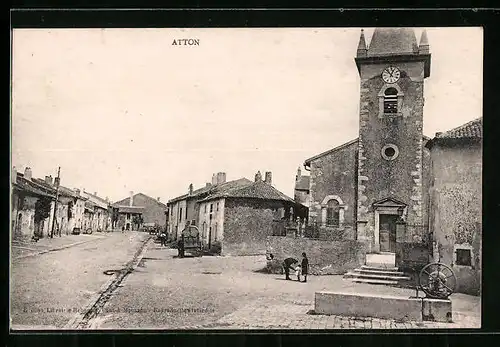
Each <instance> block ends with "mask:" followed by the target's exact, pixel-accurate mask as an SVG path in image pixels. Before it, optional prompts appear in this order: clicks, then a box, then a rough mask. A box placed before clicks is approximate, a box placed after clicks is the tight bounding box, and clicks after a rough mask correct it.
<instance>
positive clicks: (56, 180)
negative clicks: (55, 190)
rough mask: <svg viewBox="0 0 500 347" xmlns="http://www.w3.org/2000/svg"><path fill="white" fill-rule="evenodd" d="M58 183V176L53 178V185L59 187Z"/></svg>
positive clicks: (59, 180)
mask: <svg viewBox="0 0 500 347" xmlns="http://www.w3.org/2000/svg"><path fill="white" fill-rule="evenodd" d="M59 184H61V179H60V178H59V177H56V178H54V186H55V187H59Z"/></svg>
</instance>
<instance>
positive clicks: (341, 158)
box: [309, 142, 357, 239]
mask: <svg viewBox="0 0 500 347" xmlns="http://www.w3.org/2000/svg"><path fill="white" fill-rule="evenodd" d="M356 166H357V142H352V143H348V144H346V146H345V147H343V148H339V149H338V150H336V151H334V152H332V153H329V154H326V155H324V156H321V157H319V158H317V159H315V160H313V161H311V191H310V194H311V205H310V208H309V224H314V223H317V225H319V226H320V229H321V231H320V232H321V233H322V234H323V235H322V238H324V239H328V237H327V236H328V235H326V234H329V233H331V234H332V235H333V234H334V233H336V231H337V230H327V229H329V228H327V227H325V226H322V224H323V218H324V214H325V212H326V211H323V208H324V206H323V205H322V203H323V200H324V199H325V197H327V196H329V195H334V196H338V197H339V198H340V199H341V200H342V203H343V205H344V206H343V221H342V220H341V224H342V225H341V229H343V230H342V232H343V234H344V235H345V236H346V238H355V233H354V230H355V224H356V174H357V169H356ZM330 229H331V228H330Z"/></svg>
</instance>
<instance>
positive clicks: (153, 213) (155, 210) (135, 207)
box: [111, 192, 167, 230]
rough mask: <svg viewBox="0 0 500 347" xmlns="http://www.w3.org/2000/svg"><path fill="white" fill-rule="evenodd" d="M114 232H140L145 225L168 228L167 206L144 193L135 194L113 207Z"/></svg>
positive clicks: (131, 193) (158, 199)
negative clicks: (122, 230)
mask: <svg viewBox="0 0 500 347" xmlns="http://www.w3.org/2000/svg"><path fill="white" fill-rule="evenodd" d="M111 209H112V211H113V212H112V218H111V219H112V228H113V230H121V229H122V228H123V229H124V230H139V229H140V228H141V226H142V225H143V224H145V223H148V224H156V225H158V226H160V227H161V228H162V229H164V228H165V226H166V220H167V218H166V211H167V206H166V205H165V204H164V203H162V202H161V201H160V198H157V199H154V198H152V197H150V196H147V195H146V194H143V193H137V194H134V193H133V192H130V196H129V197H128V198H126V199H123V200H120V201H117V202H115V203H114V204H113V205H112V206H111Z"/></svg>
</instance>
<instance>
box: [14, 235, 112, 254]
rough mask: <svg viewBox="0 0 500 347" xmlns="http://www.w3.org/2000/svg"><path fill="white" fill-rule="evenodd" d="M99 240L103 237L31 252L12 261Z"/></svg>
mask: <svg viewBox="0 0 500 347" xmlns="http://www.w3.org/2000/svg"><path fill="white" fill-rule="evenodd" d="M101 238H104V236H96V238H95V239H91V240H85V241H79V242H75V243H70V244H69V245H65V246H61V247H56V248H51V249H45V250H43V251H39V252H33V253H29V254H25V255H21V256H19V257H15V258H12V260H18V259H23V258H28V257H34V256H36V255H40V254H45V253H50V252H55V251H60V250H62V249H66V248H70V247H73V246H77V245H81V244H84V243H87V242H91V241H95V240H98V239H101Z"/></svg>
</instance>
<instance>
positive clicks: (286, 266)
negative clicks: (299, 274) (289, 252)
mask: <svg viewBox="0 0 500 347" xmlns="http://www.w3.org/2000/svg"><path fill="white" fill-rule="evenodd" d="M297 263H298V261H297V259H294V258H286V259H285V260H284V261H283V269H284V270H285V280H291V278H290V269H291V270H295V269H294V268H293V267H292V265H293V264H297Z"/></svg>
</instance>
